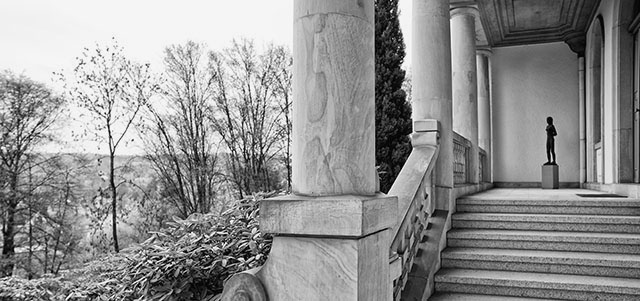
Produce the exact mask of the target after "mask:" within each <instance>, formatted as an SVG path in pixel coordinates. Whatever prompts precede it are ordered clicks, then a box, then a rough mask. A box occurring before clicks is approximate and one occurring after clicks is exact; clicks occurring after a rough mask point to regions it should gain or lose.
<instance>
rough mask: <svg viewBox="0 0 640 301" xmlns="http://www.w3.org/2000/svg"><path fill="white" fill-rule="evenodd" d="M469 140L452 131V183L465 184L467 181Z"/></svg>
mask: <svg viewBox="0 0 640 301" xmlns="http://www.w3.org/2000/svg"><path fill="white" fill-rule="evenodd" d="M470 150H471V142H470V141H469V140H467V139H466V138H464V137H462V136H461V135H460V134H458V133H456V132H453V183H454V184H465V183H467V182H468V181H469V170H468V169H469V168H468V166H469V165H468V164H467V162H469V152H470Z"/></svg>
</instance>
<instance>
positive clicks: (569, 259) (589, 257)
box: [442, 248, 640, 268]
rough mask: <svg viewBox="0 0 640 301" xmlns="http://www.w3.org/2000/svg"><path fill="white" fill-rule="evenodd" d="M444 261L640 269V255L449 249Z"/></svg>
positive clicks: (443, 254)
mask: <svg viewBox="0 0 640 301" xmlns="http://www.w3.org/2000/svg"><path fill="white" fill-rule="evenodd" d="M442 258H443V259H445V258H446V259H467V260H483V259H484V260H487V259H491V260H492V261H505V262H510V261H517V262H534V263H538V262H539V263H554V264H583V265H584V264H588V265H599V264H600V265H605V264H606V266H620V267H629V268H631V267H636V268H640V255H636V254H619V253H596V252H570V251H544V250H520V249H491V248H447V249H445V250H444V251H443V252H442Z"/></svg>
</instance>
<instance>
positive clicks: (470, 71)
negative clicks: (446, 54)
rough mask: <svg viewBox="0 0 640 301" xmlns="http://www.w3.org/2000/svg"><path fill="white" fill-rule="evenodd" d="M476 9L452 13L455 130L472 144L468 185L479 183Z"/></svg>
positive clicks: (462, 9)
mask: <svg viewBox="0 0 640 301" xmlns="http://www.w3.org/2000/svg"><path fill="white" fill-rule="evenodd" d="M475 11H476V9H475V8H473V7H456V8H453V9H452V10H451V68H452V74H453V75H452V79H453V82H452V85H453V87H452V91H453V130H454V131H456V132H457V133H458V134H460V135H462V136H463V137H465V138H467V139H468V140H469V141H470V142H471V152H470V154H469V161H468V162H467V164H468V166H467V170H468V172H469V173H470V174H469V176H468V182H470V183H478V175H479V173H478V102H477V93H478V88H477V81H476V78H477V77H476V29H475V17H474V12H475Z"/></svg>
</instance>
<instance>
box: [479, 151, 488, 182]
mask: <svg viewBox="0 0 640 301" xmlns="http://www.w3.org/2000/svg"><path fill="white" fill-rule="evenodd" d="M478 160H479V161H480V162H479V164H478V168H479V169H480V170H479V172H480V178H479V179H480V183H482V182H488V181H489V179H488V178H487V175H486V174H485V173H486V172H487V169H486V168H487V152H486V151H485V150H484V149H480V151H479V153H478Z"/></svg>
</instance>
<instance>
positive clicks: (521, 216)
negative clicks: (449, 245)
mask: <svg viewBox="0 0 640 301" xmlns="http://www.w3.org/2000/svg"><path fill="white" fill-rule="evenodd" d="M451 218H452V219H453V220H473V221H479V220H481V221H513V222H556V223H576V224H590V223H606V224H640V216H624V215H576V214H536V213H490V212H488V213H456V214H454V215H452V217H451Z"/></svg>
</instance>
